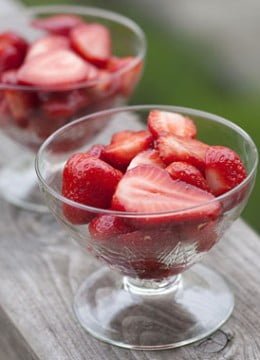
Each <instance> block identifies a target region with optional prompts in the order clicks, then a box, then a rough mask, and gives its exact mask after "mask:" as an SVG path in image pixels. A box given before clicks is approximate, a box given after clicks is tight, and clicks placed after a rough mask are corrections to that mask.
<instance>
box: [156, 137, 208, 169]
mask: <svg viewBox="0 0 260 360" xmlns="http://www.w3.org/2000/svg"><path fill="white" fill-rule="evenodd" d="M156 147H157V149H158V151H159V153H160V157H161V158H162V160H163V162H165V164H166V165H169V164H170V163H172V162H174V161H183V162H187V163H189V164H191V165H194V166H195V167H197V168H198V169H199V170H201V171H204V169H205V154H206V151H207V149H208V148H209V145H206V144H204V143H202V142H201V141H198V140H195V139H188V138H182V137H178V136H174V135H165V136H160V137H159V138H158V139H157V142H156Z"/></svg>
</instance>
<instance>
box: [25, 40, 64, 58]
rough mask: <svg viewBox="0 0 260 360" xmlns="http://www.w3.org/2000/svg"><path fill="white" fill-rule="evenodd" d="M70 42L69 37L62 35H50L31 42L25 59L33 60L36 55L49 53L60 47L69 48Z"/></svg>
mask: <svg viewBox="0 0 260 360" xmlns="http://www.w3.org/2000/svg"><path fill="white" fill-rule="evenodd" d="M69 47H70V43H69V40H68V38H66V37H65V36H61V35H49V36H45V37H44V38H42V39H38V40H36V41H35V42H34V43H32V44H31V46H30V48H29V50H28V52H27V55H26V59H25V61H28V60H31V59H32V58H34V57H35V56H38V55H42V54H45V53H48V52H50V51H53V50H58V49H69Z"/></svg>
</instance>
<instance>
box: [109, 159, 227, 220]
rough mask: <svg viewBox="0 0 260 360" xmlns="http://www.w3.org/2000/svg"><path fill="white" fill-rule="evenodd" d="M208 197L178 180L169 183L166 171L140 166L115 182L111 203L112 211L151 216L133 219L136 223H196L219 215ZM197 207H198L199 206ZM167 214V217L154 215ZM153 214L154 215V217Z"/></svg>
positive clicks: (206, 194)
mask: <svg viewBox="0 0 260 360" xmlns="http://www.w3.org/2000/svg"><path fill="white" fill-rule="evenodd" d="M213 199H215V198H214V196H213V195H211V194H210V193H208V192H206V191H204V190H201V189H199V188H197V187H195V186H192V185H190V184H187V183H185V182H183V181H180V180H175V181H174V180H172V179H171V177H170V175H169V174H168V173H167V171H166V170H163V169H160V168H158V167H155V166H151V165H140V166H137V167H135V168H133V169H131V170H129V171H127V172H126V174H125V175H124V176H123V177H122V179H121V181H120V182H119V184H118V186H117V188H116V191H115V194H114V196H113V200H112V208H113V209H115V210H125V211H129V212H135V213H154V215H153V216H150V217H148V216H145V215H144V216H143V217H139V218H136V219H135V221H136V223H140V224H148V225H153V224H155V225H157V224H159V223H167V222H168V223H169V222H182V221H198V220H203V219H208V218H215V217H216V216H218V215H219V212H220V205H219V203H218V202H217V201H215V202H211V203H209V204H205V205H203V203H207V202H209V201H210V200H213ZM200 205H201V206H200ZM160 212H168V214H162V215H160V214H158V213H160ZM156 213H157V214H156Z"/></svg>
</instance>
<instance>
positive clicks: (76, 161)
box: [62, 153, 122, 224]
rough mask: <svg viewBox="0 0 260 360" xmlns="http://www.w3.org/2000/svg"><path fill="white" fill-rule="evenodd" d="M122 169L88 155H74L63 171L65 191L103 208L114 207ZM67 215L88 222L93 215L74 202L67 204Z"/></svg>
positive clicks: (63, 192) (73, 196)
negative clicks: (113, 199)
mask: <svg viewBox="0 0 260 360" xmlns="http://www.w3.org/2000/svg"><path fill="white" fill-rule="evenodd" d="M121 177H122V174H121V172H120V171H118V170H116V169H114V168H113V167H112V166H110V165H108V164H106V163H105V162H104V161H102V160H100V159H97V158H94V157H92V156H90V155H88V154H84V153H79V154H75V155H73V156H72V157H71V158H70V159H69V160H68V161H67V163H66V165H65V167H64V170H63V181H62V194H63V196H65V197H67V198H68V199H70V200H73V201H75V202H78V203H81V204H84V205H89V206H94V207H98V208H102V209H106V208H108V207H110V204H111V199H112V196H113V193H114V191H115V189H116V186H117V184H118V182H119V180H120V179H121ZM63 210H64V215H65V216H66V217H67V219H68V220H69V221H70V222H72V223H73V224H84V223H86V222H88V221H89V219H90V218H91V217H92V214H90V213H89V212H86V211H84V210H80V209H77V208H76V207H72V206H70V205H65V206H64V209H63Z"/></svg>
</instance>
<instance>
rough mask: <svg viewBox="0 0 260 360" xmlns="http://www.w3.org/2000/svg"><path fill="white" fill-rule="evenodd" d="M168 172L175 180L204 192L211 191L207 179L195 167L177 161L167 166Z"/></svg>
mask: <svg viewBox="0 0 260 360" xmlns="http://www.w3.org/2000/svg"><path fill="white" fill-rule="evenodd" d="M166 170H167V171H168V173H169V174H170V177H171V178H172V179H173V180H182V181H185V182H186V183H188V184H191V185H194V186H197V187H199V188H201V189H202V190H206V191H209V187H208V184H207V181H206V179H205V178H204V176H203V175H202V173H201V172H200V171H199V170H198V169H197V168H196V167H195V166H193V165H190V164H188V163H185V162H181V161H176V162H173V163H171V164H170V165H169V166H167V168H166Z"/></svg>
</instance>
